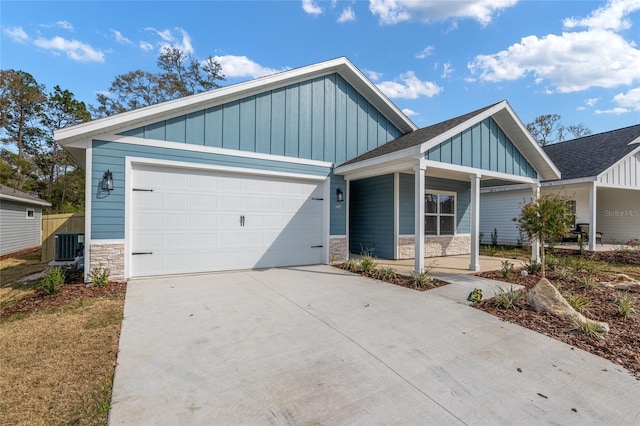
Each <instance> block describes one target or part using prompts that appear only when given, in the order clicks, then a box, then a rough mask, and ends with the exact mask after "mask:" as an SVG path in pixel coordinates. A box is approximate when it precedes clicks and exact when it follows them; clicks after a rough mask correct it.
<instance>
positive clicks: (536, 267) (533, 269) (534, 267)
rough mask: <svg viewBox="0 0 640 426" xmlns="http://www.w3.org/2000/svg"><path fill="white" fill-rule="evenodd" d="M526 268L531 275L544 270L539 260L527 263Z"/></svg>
mask: <svg viewBox="0 0 640 426" xmlns="http://www.w3.org/2000/svg"><path fill="white" fill-rule="evenodd" d="M524 267H525V268H526V269H527V272H528V273H529V274H537V273H538V272H540V270H541V269H542V265H541V264H540V262H538V261H537V260H531V261H529V262H525V264H524Z"/></svg>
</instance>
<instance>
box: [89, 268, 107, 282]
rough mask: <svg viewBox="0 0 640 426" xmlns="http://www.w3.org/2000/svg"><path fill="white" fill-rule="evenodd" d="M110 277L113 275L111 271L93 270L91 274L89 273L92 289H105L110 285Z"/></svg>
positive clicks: (105, 269) (103, 269) (104, 269)
mask: <svg viewBox="0 0 640 426" xmlns="http://www.w3.org/2000/svg"><path fill="white" fill-rule="evenodd" d="M109 275H111V271H110V270H109V269H107V268H102V267H99V268H93V269H92V270H91V272H89V282H90V283H91V287H104V286H105V285H106V284H107V283H109Z"/></svg>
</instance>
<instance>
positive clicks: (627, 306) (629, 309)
mask: <svg viewBox="0 0 640 426" xmlns="http://www.w3.org/2000/svg"><path fill="white" fill-rule="evenodd" d="M616 303H617V305H618V315H620V316H621V317H622V318H627V317H628V316H629V315H632V314H635V313H636V308H635V305H636V303H638V299H637V298H635V297H631V296H630V295H629V293H625V294H623V295H622V296H620V297H619V298H618V300H616Z"/></svg>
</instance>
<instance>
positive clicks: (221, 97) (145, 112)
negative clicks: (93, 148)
mask: <svg viewBox="0 0 640 426" xmlns="http://www.w3.org/2000/svg"><path fill="white" fill-rule="evenodd" d="M333 73H337V74H338V75H340V76H341V77H342V78H343V79H344V80H345V81H347V82H348V83H349V84H350V85H351V86H352V87H353V88H355V90H356V91H357V92H358V93H359V94H361V95H362V96H363V97H364V98H365V99H366V100H367V101H368V102H369V103H371V104H372V105H373V106H374V107H375V108H376V109H377V110H378V111H379V112H380V114H382V115H383V116H384V117H385V118H386V119H387V120H388V121H389V122H391V123H392V124H393V125H394V126H395V127H396V128H397V129H399V130H400V132H401V133H406V132H410V131H413V130H415V129H416V126H415V124H413V122H411V120H410V119H409V118H408V117H407V116H406V115H405V114H403V113H402V111H400V109H399V108H398V107H397V106H396V105H395V104H393V103H392V102H391V101H390V100H389V99H388V98H387V97H386V96H385V95H384V94H383V93H382V92H381V91H380V89H378V88H377V87H376V86H375V85H374V84H373V83H371V81H369V79H367V78H366V77H365V76H364V74H362V72H360V70H358V69H357V68H356V67H355V66H354V65H353V64H352V63H351V62H350V61H349V60H348V59H347V58H344V57H343V58H337V59H332V60H329V61H325V62H321V63H318V64H314V65H309V66H306V67H301V68H296V69H293V70H288V71H283V72H280V73H277V74H273V75H269V76H266V77H261V78H257V79H255V80H250V81H246V82H243V83H237V84H233V85H230V86H225V87H222V88H219V89H215V90H212V91H209V92H203V93H198V94H195V95H191V96H187V97H184V98H180V99H176V100H172V101H167V102H163V103H160V104H156V105H151V106H148V107H144V108H140V109H136V110H133V111H129V112H125V113H122V114H117V115H113V116H110V117H105V118H102V119H99V120H94V121H90V122H88V123H82V124H79V125H77V126H72V127H67V128H64V129H59V130H57V131H56V132H55V139H56V141H57V142H58V143H59V144H61V145H62V146H67V145H69V144H72V143H73V142H77V141H84V140H90V139H91V138H95V137H97V136H99V135H104V134H115V133H121V132H125V131H127V130H131V129H135V128H138V127H142V126H145V125H148V124H152V123H154V122H156V123H157V122H159V121H162V120H167V119H171V118H174V117H180V116H183V115H188V114H191V113H194V112H197V111H201V110H203V109H206V108H211V107H214V106H216V105H222V104H224V103H229V102H234V101H238V100H240V99H243V98H246V97H249V96H253V95H257V94H259V93H264V92H267V91H272V90H276V89H279V88H283V87H286V86H288V85H291V84H295V83H299V82H301V81H305V80H310V79H314V78H317V77H322V76H325V75H329V74H333Z"/></svg>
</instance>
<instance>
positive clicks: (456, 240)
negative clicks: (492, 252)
mask: <svg viewBox="0 0 640 426" xmlns="http://www.w3.org/2000/svg"><path fill="white" fill-rule="evenodd" d="M414 241H415V239H414V236H413V235H405V236H400V238H399V239H398V259H413V258H414V257H415V243H414ZM469 253H471V235H469V234H459V235H448V236H440V237H437V236H433V235H426V236H425V237H424V257H438V256H450V255H456V254H469Z"/></svg>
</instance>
